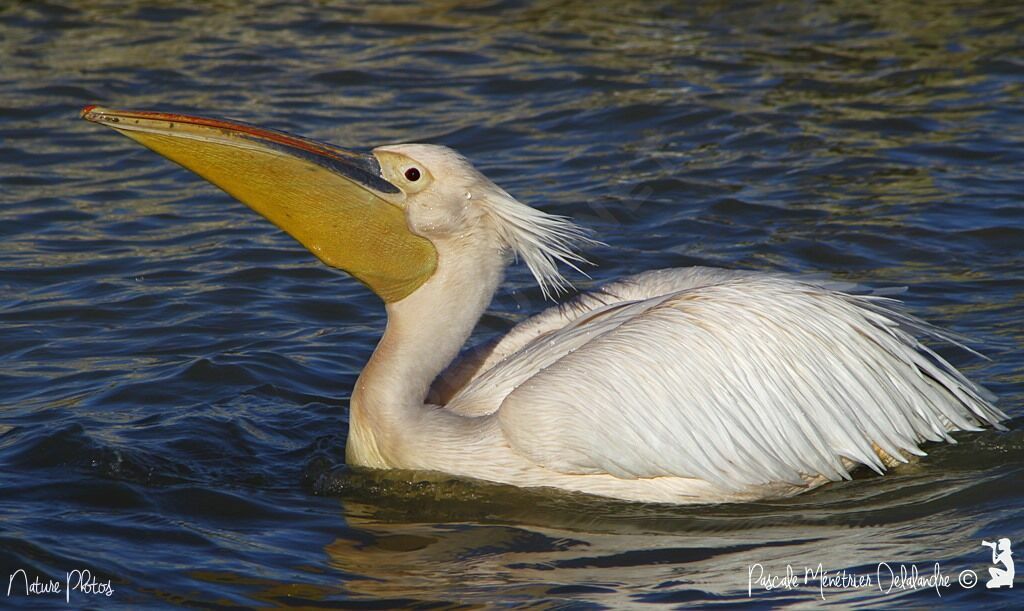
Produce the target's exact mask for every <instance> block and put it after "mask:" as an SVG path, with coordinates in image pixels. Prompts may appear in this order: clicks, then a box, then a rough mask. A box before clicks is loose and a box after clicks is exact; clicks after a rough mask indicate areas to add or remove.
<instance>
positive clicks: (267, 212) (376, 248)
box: [82, 106, 587, 303]
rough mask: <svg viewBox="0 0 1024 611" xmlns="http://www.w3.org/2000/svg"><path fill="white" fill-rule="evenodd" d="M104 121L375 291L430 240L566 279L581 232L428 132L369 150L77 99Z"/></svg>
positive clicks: (547, 285)
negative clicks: (413, 140) (417, 140)
mask: <svg viewBox="0 0 1024 611" xmlns="http://www.w3.org/2000/svg"><path fill="white" fill-rule="evenodd" d="M82 117H83V118H85V119H87V120H89V121H93V122H96V123H101V124H103V125H107V126H109V127H112V128H113V129H115V130H117V131H119V132H121V133H122V134H124V135H126V136H128V137H129V138H132V139H133V140H136V141H137V142H139V143H141V144H143V145H144V146H146V147H148V148H150V149H152V150H153V151H155V152H157V153H159V154H161V155H163V156H164V157H167V158H168V159H171V160H172V161H175V162H177V163H179V164H181V165H182V166H184V167H186V168H188V169H190V170H192V171H193V172H195V173H197V174H199V175H200V176H202V177H203V178H205V179H206V180H208V181H210V182H211V183H213V184H215V185H217V186H218V187H220V188H221V189H223V190H224V191H226V192H227V193H229V194H230V195H232V196H233V197H235V198H236V199H238V200H239V201H241V202H243V203H245V204H246V205H248V206H249V207H250V208H252V209H253V210H255V211H256V212H258V213H260V214H261V215H263V216H264V217H266V218H267V219H268V220H270V221H271V222H273V223H274V224H275V225H277V226H278V227H280V228H281V229H283V230H284V231H286V232H287V233H288V234H289V235H291V236H292V237H293V238H295V239H296V240H298V241H299V242H300V243H301V244H302V245H303V246H305V247H306V248H308V249H309V250H310V252H312V253H313V254H314V255H316V256H317V257H318V258H319V259H320V260H321V261H323V262H324V263H326V264H328V265H330V266H332V267H336V268H338V269H342V270H344V271H346V272H348V273H349V274H351V275H352V276H354V277H355V278H357V279H358V280H360V281H361V282H362V283H363V284H365V285H366V286H368V287H369V288H370V289H371V290H373V292H374V293H376V294H377V295H378V296H380V297H381V299H383V300H384V301H385V302H386V303H392V302H396V301H400V300H402V299H404V298H405V297H407V296H409V295H410V294H412V293H413V292H415V291H416V289H418V288H419V287H420V286H422V285H423V284H424V283H425V282H426V281H427V280H428V279H430V278H431V276H433V275H434V273H435V271H436V270H437V267H438V265H439V264H441V263H439V256H438V252H439V247H442V248H451V247H452V245H453V244H454V245H459V244H465V245H467V246H466V247H467V248H468V247H469V246H470V245H471V246H472V248H477V249H479V248H484V249H490V250H493V251H495V252H500V253H502V254H510V255H513V256H518V257H522V259H523V260H524V261H525V262H526V264H527V265H528V266H529V268H530V270H531V272H533V274H534V276H535V277H536V279H537V281H538V283H539V284H540V286H541V289H542V290H543V292H544V294H545V295H546V296H547V295H550V294H551V293H553V292H559V291H561V290H562V289H563V288H565V287H566V286H567V284H568V283H567V282H566V280H565V279H564V277H563V276H562V275H561V274H560V273H559V271H558V268H557V263H559V262H562V263H565V264H567V265H569V266H571V267H574V268H575V265H574V262H579V261H582V259H581V258H580V257H579V256H578V255H577V254H576V253H575V252H574V250H573V247H574V245H575V244H577V243H579V242H581V241H587V238H586V235H585V233H584V231H583V230H581V229H580V228H579V227H577V226H576V225H574V224H573V223H572V222H571V221H569V220H568V219H566V218H564V217H560V216H553V215H549V214H545V213H543V212H540V211H538V210H535V209H533V208H530V207H529V206H526V205H524V204H521V203H519V202H517V201H516V200H515V199H513V198H512V197H511V196H510V195H509V194H508V193H506V192H505V191H504V190H502V189H501V188H500V187H498V186H497V185H495V184H494V183H493V182H491V181H490V180H488V179H487V178H486V177H485V176H483V175H482V174H481V173H480V172H478V171H477V170H476V169H475V168H474V167H473V166H472V165H471V164H470V163H469V162H468V161H467V160H466V159H465V158H464V157H462V156H461V155H459V154H458V153H456V152H455V151H453V150H451V149H449V148H446V147H443V146H436V145H429V144H400V145H392V146H382V147H378V148H376V149H374V150H373V151H372V153H371V154H362V153H356V152H352V151H349V150H345V149H341V148H338V147H335V146H331V145H328V144H323V143H320V142H315V141H312V140H308V139H305V138H298V137H295V136H291V135H289V134H285V133H282V132H277V131H273V130H267V129H261V128H257V127H253V126H251V125H246V124H243V123H237V122H232V121H223V120H218V119H205V118H202V117H192V116H187V115H179V114H169V113H162V112H150V111H120V110H109V109H104V108H99V107H96V106H88V107H86V108H85V109H84V110H83V111H82Z"/></svg>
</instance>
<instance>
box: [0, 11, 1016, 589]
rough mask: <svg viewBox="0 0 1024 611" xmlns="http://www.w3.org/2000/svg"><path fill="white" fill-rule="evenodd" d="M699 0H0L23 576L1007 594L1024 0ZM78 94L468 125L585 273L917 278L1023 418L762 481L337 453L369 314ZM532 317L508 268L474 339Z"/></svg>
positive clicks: (7, 545)
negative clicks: (606, 489) (801, 490)
mask: <svg viewBox="0 0 1024 611" xmlns="http://www.w3.org/2000/svg"><path fill="white" fill-rule="evenodd" d="M679 4H680V5H683V6H677V7H673V6H670V5H666V6H657V5H655V4H653V3H641V2H637V3H633V2H629V1H623V2H615V3H602V2H595V1H590V2H575V1H564V2H548V3H525V2H524V3H516V2H466V3H461V2H429V3H426V4H411V3H410V4H402V5H397V4H396V5H392V4H386V3H376V4H374V5H373V6H369V7H366V6H363V5H361V4H360V3H352V4H350V5H341V4H334V3H327V2H323V3H310V5H308V6H307V5H305V3H302V5H300V3H286V2H232V1H227V0H225V1H218V2H210V3H202V4H199V3H196V5H195V7H194V8H181V5H180V4H178V3H170V2H167V3H164V2H114V1H103V0H94V1H91V2H66V3H55V2H41V1H40V2H35V1H33V2H3V3H0V236H2V240H0V404H2V412H0V469H2V471H0V472H2V477H0V558H2V561H3V566H0V579H4V580H5V579H7V578H8V576H9V575H11V574H12V573H13V572H14V571H16V570H17V569H19V568H20V569H24V570H25V572H26V574H27V575H28V576H29V577H30V579H31V578H32V577H34V576H36V575H38V576H40V578H41V580H43V581H46V580H48V579H51V578H52V579H57V580H58V581H61V582H63V580H64V578H65V573H67V572H68V571H72V570H75V569H79V570H82V569H88V570H90V571H92V573H93V574H94V575H96V576H97V577H98V578H99V580H100V581H103V582H106V581H107V580H111V582H112V586H113V588H114V590H115V592H114V594H113V595H112V596H110V597H109V598H107V597H105V596H102V595H98V596H97V595H85V594H83V593H81V592H74V593H72V594H71V606H73V607H74V606H79V607H81V606H93V607H97V608H110V607H112V606H118V605H119V606H123V607H131V608H139V607H157V606H176V605H184V606H194V607H225V608H226V607H249V606H289V605H296V606H320V605H338V606H359V607H360V608H391V607H398V606H419V607H461V606H479V605H487V604H493V603H499V604H504V605H510V606H516V605H522V606H528V605H531V604H536V605H539V606H540V607H541V608H549V607H560V608H585V607H592V606H596V607H613V608H619V607H623V606H645V605H647V604H651V605H679V606H687V607H689V606H701V605H706V606H720V605H723V604H729V603H750V604H755V605H761V606H768V605H780V604H797V605H801V604H802V605H806V606H813V605H815V602H816V601H817V602H821V601H820V596H821V595H822V592H820V591H819V587H818V585H817V583H816V582H811V583H810V584H808V585H803V583H801V584H799V585H798V587H796V588H794V589H789V590H787V589H784V588H783V589H777V590H773V591H770V592H768V591H765V590H764V588H763V587H759V586H757V585H756V584H755V585H754V587H753V589H752V597H750V598H748V589H747V588H748V574H749V570H750V569H749V567H751V565H755V564H756V563H760V564H761V565H762V566H763V567H764V568H765V570H767V571H770V572H773V573H778V574H784V573H785V568H786V565H787V564H790V565H792V566H794V567H795V568H796V570H797V571H798V572H799V573H800V574H801V576H802V572H803V567H805V566H810V567H815V566H817V565H818V563H821V564H822V565H823V567H824V568H825V569H826V570H829V571H840V570H843V569H846V570H847V571H848V572H851V573H861V574H871V575H875V571H876V569H877V567H878V564H879V563H881V562H886V563H889V565H891V566H893V567H895V569H896V571H897V572H898V570H899V566H900V564H903V565H906V566H908V567H909V565H911V564H913V565H915V566H917V567H918V568H919V570H920V572H921V573H923V574H931V573H932V571H933V566H934V564H935V563H939V564H940V565H941V571H942V573H944V574H946V575H947V576H951V583H950V585H949V587H941V586H940V591H941V599H940V598H939V595H938V594H937V593H936V591H935V590H934V589H930V588H925V589H923V590H921V591H916V592H915V591H903V592H901V591H900V590H899V588H898V587H897V588H895V589H893V591H891V592H889V593H888V594H885V593H882V592H879V591H878V589H877V587H875V588H867V589H864V588H861V589H857V588H843V587H833V588H826V589H825V590H824V596H825V598H826V600H827V601H828V602H832V603H837V604H842V605H864V606H872V607H879V606H896V605H900V606H905V605H910V606H915V607H934V606H937V605H940V604H946V605H948V604H955V605H960V606H962V607H964V608H968V607H971V608H974V607H977V606H981V605H984V606H993V607H994V606H1003V607H1007V608H1008V607H1012V606H1017V608H1020V606H1019V605H1020V603H1021V599H1020V592H1022V591H1024V582H1022V581H1021V579H1022V577H1020V576H1018V581H1017V586H1018V587H1017V588H1016V590H1014V591H1009V590H1003V591H999V592H997V591H991V590H987V589H986V588H984V579H987V569H988V567H989V566H991V565H990V564H989V561H990V559H991V558H990V553H989V550H988V549H987V548H984V547H982V546H981V545H980V543H981V540H982V539H988V540H994V539H997V538H999V537H1008V538H1010V539H1011V540H1012V542H1013V544H1014V545H1015V546H1016V548H1017V549H1018V550H1019V551H1017V554H1018V557H1019V558H1021V559H1024V555H1022V554H1024V484H1022V482H1024V477H1022V475H1024V428H1022V426H1021V422H1022V420H1021V415H1022V413H1024V412H1022V410H1024V408H1022V402H1024V353H1022V350H1021V348H1022V345H1024V312H1022V305H1024V273H1022V272H1024V199H1022V193H1024V53H1022V51H1021V48H1022V46H1021V42H1022V40H1024V20H1022V18H1024V12H1022V11H1021V9H1020V6H1019V3H1018V2H1015V1H1006V2H1001V1H995V2H992V1H988V2H946V1H943V0H940V1H937V2H911V1H900V0H897V1H892V2H877V3H872V2H863V1H860V0H858V1H846V0H834V1H832V2H810V1H807V2H789V1H782V2H731V3H727V2H713V1H712V2H692V3H679ZM87 103H102V104H106V105H109V106H114V107H122V108H150V109H170V110H179V111H185V112H192V113H201V114H208V115H212V116H226V117H233V118H237V119H242V120H247V121H250V122H253V123H257V124H260V125H264V126H268V127H274V128H278V129H284V130H287V131H291V132H296V133H300V134H303V135H307V136H311V137H314V138H318V139H321V140H326V141H330V142H335V143H338V144H341V145H346V146H353V147H369V146H373V145H378V144H383V143H389V142H398V141H427V142H436V143H442V144H446V145H449V146H452V147H455V148H457V149H459V150H460V151H461V152H463V153H464V154H466V155H467V156H469V157H470V158H471V159H472V160H474V161H475V162H476V163H477V165H478V166H479V167H480V168H481V169H482V170H483V171H484V172H485V173H487V174H488V175H490V176H491V177H492V178H494V179H495V180H496V181H497V182H498V183H499V184H501V185H502V186H504V187H505V188H507V189H508V190H509V191H511V192H512V193H513V194H515V195H516V196H517V197H519V198H520V199H522V200H524V201H527V202H529V203H531V204H533V205H536V206H538V207H540V208H543V209H544V210H546V211H549V212H554V213H559V214H566V215H571V216H573V217H575V218H577V219H578V220H579V221H580V222H581V223H583V224H585V225H586V226H588V227H590V228H592V229H594V230H595V231H596V232H597V233H598V234H599V236H600V237H601V239H602V240H604V242H606V244H607V245H606V246H600V247H595V248H593V249H591V250H590V251H589V253H588V255H589V256H590V258H591V259H592V260H594V262H595V263H597V264H598V266H597V267H595V268H594V269H593V270H592V271H591V275H592V279H587V278H583V277H577V280H578V281H579V282H578V283H579V284H580V285H581V286H584V287H585V286H589V285H592V284H594V283H597V282H601V281H604V280H608V279H611V278H615V277H618V276H621V275H623V274H628V273H633V272H638V271H641V270H645V269H650V268H659V267H669V266H684V265H694V264H702V265H715V266H724V267H731V268H752V269H761V270H775V271H787V272H795V273H817V274H825V275H828V276H831V277H835V278H839V279H843V280H850V281H856V282H859V283H865V284H871V285H873V286H880V287H893V286H907V287H909V290H908V291H907V292H906V293H905V295H904V298H905V300H906V301H907V302H908V304H909V305H910V307H911V309H912V310H913V311H914V312H915V313H918V314H921V315H923V316H925V317H926V318H928V319H929V320H931V321H933V322H936V323H938V324H941V325H944V326H947V327H949V328H952V329H954V330H955V331H957V332H960V333H963V334H965V335H968V336H970V337H972V338H974V339H975V340H976V347H978V349H980V350H982V351H983V352H984V353H986V354H987V355H988V356H990V357H991V359H992V360H991V361H982V360H980V359H977V358H973V357H971V355H969V354H966V353H963V352H960V351H956V350H945V351H944V352H943V354H945V355H946V356H947V357H948V358H950V359H951V360H952V361H953V362H954V363H955V364H957V365H958V366H961V367H963V368H964V370H965V371H966V372H968V373H969V375H971V376H973V377H974V378H976V379H978V380H979V381H980V382H982V383H983V384H985V385H986V386H987V387H989V388H990V389H991V390H992V391H994V392H996V393H997V394H999V395H1000V397H1001V402H1000V405H1001V406H1002V407H1003V409H1004V410H1006V411H1007V412H1008V413H1009V414H1010V415H1011V416H1013V417H1014V418H1015V419H1014V420H1012V421H1011V422H1010V423H1009V428H1010V430H1009V431H1008V432H1005V433H998V432H994V431H986V432H983V433H973V434H959V435H957V438H958V439H959V440H960V444H959V445H956V446H930V447H928V448H927V449H928V451H929V455H928V456H927V457H926V458H924V459H922V460H921V461H919V462H917V463H915V464H912V465H908V466H905V467H901V468H899V469H896V470H895V472H893V473H891V474H889V475H887V476H886V477H884V478H883V477H878V476H874V475H871V474H864V473H861V474H859V475H858V477H857V478H855V479H854V481H851V482H844V483H840V484H835V485H831V486H828V487H825V488H823V489H820V490H818V491H816V492H813V493H811V494H807V495H804V496H802V497H799V498H796V499H792V500H788V501H784V502H772V503H763V504H754V505H728V506H713V507H698V508H693V507H689V508H675V507H670V506H657V505H639V504H629V503H620V502H613V501H606V500H600V499H591V498H586V497H582V496H573V495H567V494H560V493H554V492H544V491H519V490H514V489H509V488H505V487H500V486H488V485H481V484H472V483H467V482H458V481H451V480H446V479H444V478H441V479H436V478H435V480H434V481H424V477H423V476H422V475H416V474H392V475H390V476H381V475H374V474H368V473H360V472H350V471H347V470H345V468H344V467H343V466H342V465H343V454H344V440H345V431H346V427H347V404H348V400H349V392H350V389H351V388H352V385H353V382H354V381H355V379H356V376H357V375H358V373H359V371H360V368H361V366H362V364H363V363H364V362H365V361H366V359H367V358H368V356H369V354H370V352H371V350H372V348H373V346H374V343H375V341H376V339H377V337H378V335H379V333H380V332H381V329H382V326H383V322H384V319H383V310H382V308H381V307H380V304H379V302H378V301H376V299H375V298H374V297H372V296H371V295H370V294H369V293H368V292H367V291H366V290H364V289H363V288H362V287H361V286H360V285H359V284H357V283H356V282H354V281H353V280H351V279H349V278H348V277H346V276H344V275H343V274H341V273H338V272H335V271H333V270H331V269H328V268H326V267H324V266H323V265H321V264H319V263H318V262H316V261H315V260H314V259H313V257H311V256H310V255H309V254H308V253H307V252H306V251H305V250H303V249H302V248H301V247H300V246H298V245H297V244H296V243H294V242H292V241H291V240H290V239H289V238H287V237H286V236H285V235H283V234H282V233H281V232H279V231H278V230H276V229H275V228H274V227H272V226H271V225H270V224H269V223H267V222H265V221H263V220H261V219H259V218H258V217H256V216H255V215H253V214H252V213H250V212H249V211H248V210H247V209H245V208H244V207H243V206H242V205H240V204H237V203H235V202H233V201H232V200H230V199H229V198H228V197H227V196H226V195H224V194H222V193H221V192H219V191H217V190H216V189H215V188H213V187H211V186H209V185H208V184H206V183H205V182H203V181H201V180H200V179H198V178H196V177H195V176H194V175H192V174H189V173H188V172H185V171H184V170H182V169H180V168H178V167H177V166H174V165H173V164H171V163H169V162H167V161H165V160H164V159H162V158H160V157H158V156H156V155H154V154H152V153H150V152H148V151H146V150H144V149H142V148H141V147H139V146H137V145H135V144H134V143H132V142H131V141H129V140H128V139H126V138H122V137H119V136H117V135H116V134H114V133H113V132H111V131H110V130H106V129H102V128H100V127H98V126H96V125H92V124H88V123H86V122H84V121H81V120H79V119H78V111H79V109H80V108H81V106H83V105H84V104H87ZM542 305H543V304H542V301H541V298H540V293H539V291H538V289H537V288H536V287H535V286H533V285H532V284H531V281H530V279H529V277H528V274H527V273H526V272H525V271H524V270H523V269H521V268H514V269H512V270H511V271H510V274H509V277H508V282H507V283H506V287H505V289H504V290H503V291H502V292H501V293H500V294H499V295H498V296H497V297H496V299H495V301H494V303H493V305H492V307H491V310H490V311H489V313H488V314H487V315H486V316H485V318H484V320H483V321H482V324H481V326H480V327H479V329H478V331H477V334H476V339H484V338H488V337H491V336H493V335H495V334H497V333H501V332H503V331H505V330H507V329H508V328H509V327H511V326H512V325H513V324H514V323H515V322H517V321H519V320H522V319H523V318H524V317H525V316H527V315H528V314H530V313H532V312H534V311H536V310H538V309H539V308H541V307H542ZM1021 566H1024V565H1021ZM964 570H974V571H977V572H978V574H979V575H981V576H982V577H983V581H982V583H981V584H979V585H977V586H975V587H973V588H966V587H964V586H961V585H959V584H958V575H959V574H960V572H961V571H964ZM0 583H2V581H0ZM887 583H888V584H891V583H892V581H891V580H888V582H887ZM1014 592H1016V593H1017V594H1014ZM1015 597H1016V598H1015ZM0 603H2V604H21V605H24V606H54V607H58V606H59V607H66V606H67V605H66V604H65V600H64V596H63V595H52V594H50V595H35V596H26V595H24V594H23V588H21V587H19V586H17V585H15V588H14V591H13V593H12V594H11V595H10V596H8V597H5V596H4V592H3V591H0Z"/></svg>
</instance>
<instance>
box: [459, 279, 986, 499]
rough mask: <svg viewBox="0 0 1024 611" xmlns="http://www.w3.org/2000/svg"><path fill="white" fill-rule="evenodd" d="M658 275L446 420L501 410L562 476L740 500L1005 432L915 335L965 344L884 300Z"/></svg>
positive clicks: (514, 436)
mask: <svg viewBox="0 0 1024 611" xmlns="http://www.w3.org/2000/svg"><path fill="white" fill-rule="evenodd" d="M697 269H700V268H697ZM669 272H676V273H677V274H679V275H680V278H678V279H677V280H675V281H673V280H671V278H670V276H671V274H670V273H669ZM658 274H661V275H660V276H656V275H650V274H649V275H645V276H647V277H646V278H645V277H643V276H641V277H637V278H636V279H635V280H634V281H633V282H632V284H630V283H629V282H626V283H622V284H619V285H615V287H616V290H617V291H618V292H619V293H620V294H619V295H618V296H616V297H615V299H611V300H610V301H611V303H607V305H600V304H596V303H592V304H590V305H589V306H588V307H587V308H579V311H578V312H576V313H575V314H574V315H572V316H571V319H570V320H568V322H567V323H566V324H564V326H562V327H561V328H558V329H556V330H547V331H545V333H543V334H541V335H539V336H537V337H535V338H534V339H532V340H531V341H529V342H528V343H526V344H525V345H524V346H523V347H522V348H520V349H519V350H518V351H516V352H515V353H513V354H511V355H509V356H506V357H504V358H503V359H502V360H500V361H499V362H498V363H496V364H495V365H494V366H493V367H490V368H488V369H486V370H484V372H483V373H481V374H479V375H478V376H476V377H475V378H474V379H472V380H471V381H470V382H469V383H468V384H466V385H465V386H464V387H463V388H462V389H461V390H460V391H459V392H458V393H457V394H456V395H455V396H454V397H453V399H452V400H451V402H450V403H449V405H448V408H449V409H453V410H454V411H457V412H460V413H467V414H476V415H481V414H487V413H494V412H496V416H495V417H497V418H498V420H499V422H500V426H501V429H502V431H503V432H504V434H505V436H506V438H507V440H508V442H509V444H510V445H511V447H512V448H513V449H514V450H515V451H516V452H518V453H520V454H522V455H523V456H525V457H527V458H529V459H530V460H531V461H533V462H535V463H537V464H540V465H542V466H544V467H546V468H549V469H552V470H555V471H559V472H563V473H573V474H593V473H608V474H612V475H614V476H617V477H621V478H651V477H662V476H676V477H691V478H701V479H705V480H707V481H709V482H712V483H715V484H717V485H720V486H722V487H723V488H728V489H741V488H744V487H748V486H754V485H761V484H766V483H770V482H792V483H795V484H799V483H802V482H803V481H804V478H805V477H807V476H813V475H818V474H820V475H823V476H825V477H828V478H830V479H840V478H848V477H849V473H848V472H847V469H846V467H845V466H844V462H843V460H842V459H844V458H845V459H849V460H852V461H854V462H857V463H863V464H865V465H868V466H870V467H872V468H874V469H876V470H878V471H881V470H882V469H884V463H883V459H882V457H881V456H880V455H879V452H878V450H881V451H882V452H884V453H885V454H887V455H889V456H892V457H895V458H897V459H900V458H901V457H902V453H910V454H921V453H922V452H921V451H920V450H919V448H918V445H919V444H920V443H921V442H923V441H926V440H927V441H941V440H946V441H952V439H951V438H950V436H949V431H950V430H956V429H961V430H976V429H977V428H978V427H979V425H981V424H985V423H993V424H994V423H997V422H998V421H999V420H1001V419H1003V418H1005V415H1004V414H1003V413H1002V412H1000V411H999V410H998V409H996V408H995V407H994V406H993V405H992V404H991V402H990V401H991V399H992V397H991V396H990V395H989V394H988V393H987V392H986V391H985V390H984V389H982V388H980V387H978V386H976V385H974V384H973V383H971V382H970V381H969V380H967V379H966V378H965V377H963V376H962V375H961V374H960V373H959V372H958V371H957V370H956V369H955V368H953V366H952V365H950V364H949V363H948V362H946V361H945V360H943V359H942V358H941V357H940V356H938V355H937V354H935V353H934V352H932V351H931V350H929V349H928V348H927V347H925V346H924V345H923V344H921V343H920V342H919V341H918V339H917V338H916V337H915V335H920V334H921V333H924V334H929V335H932V336H934V337H937V338H941V339H945V340H949V341H955V340H953V339H952V338H951V337H949V336H948V335H946V334H944V333H942V332H941V331H938V330H936V329H934V328H932V327H929V326H928V325H926V324H925V323H923V322H921V321H918V320H917V319H914V318H912V317H910V316H908V315H906V314H904V313H902V312H899V311H897V310H894V309H892V305H893V304H894V302H892V301H891V300H889V299H884V298H880V297H873V296H855V295H849V294H846V293H843V292H839V291H837V290H834V288H832V287H826V286H822V285H820V284H815V283H810V282H803V281H799V280H795V279H791V278H786V277H780V276H771V275H762V274H752V273H733V272H725V271H722V270H705V272H704V273H703V275H698V276H694V272H693V271H692V270H664V271H662V272H658ZM680 286H682V287H683V288H679V287H680ZM666 289H668V290H666ZM658 291H665V292H663V293H661V294H657V295H655V296H646V297H645V296H644V295H649V294H650V293H654V292H658ZM542 316H543V315H542ZM567 318H569V317H568V316H567Z"/></svg>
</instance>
